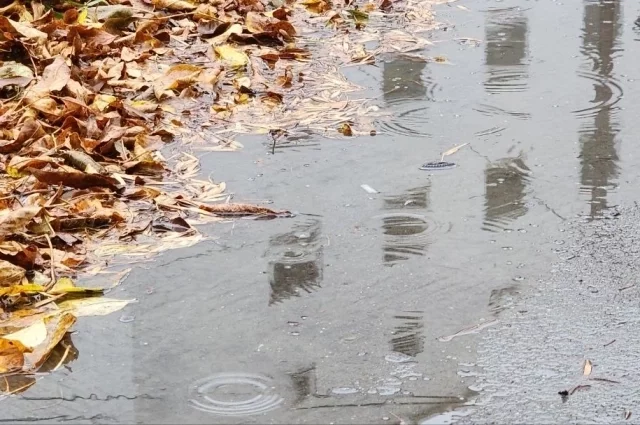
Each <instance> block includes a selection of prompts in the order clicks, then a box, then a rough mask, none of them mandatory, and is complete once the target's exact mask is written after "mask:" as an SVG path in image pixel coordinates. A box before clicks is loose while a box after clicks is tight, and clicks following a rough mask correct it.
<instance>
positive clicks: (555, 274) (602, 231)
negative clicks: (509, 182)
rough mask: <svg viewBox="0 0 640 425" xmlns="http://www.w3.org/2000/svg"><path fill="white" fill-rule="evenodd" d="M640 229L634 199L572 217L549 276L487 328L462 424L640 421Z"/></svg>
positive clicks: (639, 211) (639, 212)
mask: <svg viewBox="0 0 640 425" xmlns="http://www.w3.org/2000/svg"><path fill="white" fill-rule="evenodd" d="M639 231H640V210H639V209H638V208H637V207H633V208H624V209H619V210H618V211H617V212H615V213H613V214H612V215H611V216H610V217H609V219H606V220H602V221H599V222H581V223H572V224H571V225H568V226H567V231H566V232H565V234H567V236H568V237H567V239H565V241H566V243H565V244H564V245H561V247H562V248H564V247H566V249H562V250H559V251H560V252H558V255H559V261H558V262H557V264H555V265H554V268H553V270H552V273H551V275H550V276H547V277H543V278H542V279H540V281H539V283H538V285H536V286H535V290H531V291H530V292H529V293H526V291H525V293H523V294H522V296H521V297H518V300H517V302H516V304H515V305H512V306H510V307H509V308H507V309H505V310H504V311H503V312H502V313H501V314H500V317H501V322H502V323H501V326H498V327H494V328H492V329H491V330H490V332H487V333H486V336H485V339H484V340H483V342H482V343H481V346H480V347H479V354H478V367H479V368H480V369H481V370H482V372H480V376H479V377H478V382H477V384H476V386H478V387H481V388H482V390H481V392H480V395H479V396H478V398H477V399H476V402H475V403H476V404H477V406H476V407H473V408H470V409H468V410H467V411H468V412H469V414H468V415H466V416H464V417H463V418H461V419H460V422H459V423H529V424H541V423H580V424H586V423H609V424H613V423H640V397H639V396H640V385H639V384H638V383H639V382H640V367H638V352H639V349H640V340H639V338H638V330H639V328H640V314H639V312H640V305H639V302H638V300H640V285H638V284H637V281H638V276H639V264H640V262H639V259H640V244H639V243H638V235H639V233H640V232H639ZM559 242H560V241H559ZM586 360H589V361H591V362H592V365H593V367H592V371H591V373H590V374H589V375H586V376H585V372H588V370H587V371H585V368H584V363H585V361H586ZM561 391H567V392H568V393H569V395H568V396H565V397H562V396H561V395H560V394H559V392H561Z"/></svg>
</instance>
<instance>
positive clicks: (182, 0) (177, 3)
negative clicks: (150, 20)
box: [153, 0, 198, 12]
mask: <svg viewBox="0 0 640 425" xmlns="http://www.w3.org/2000/svg"><path fill="white" fill-rule="evenodd" d="M153 5H154V6H155V7H156V9H167V10H175V11H177V12H188V11H190V10H195V9H196V8H197V7H198V5H197V4H196V3H195V2H191V1H188V0H153Z"/></svg>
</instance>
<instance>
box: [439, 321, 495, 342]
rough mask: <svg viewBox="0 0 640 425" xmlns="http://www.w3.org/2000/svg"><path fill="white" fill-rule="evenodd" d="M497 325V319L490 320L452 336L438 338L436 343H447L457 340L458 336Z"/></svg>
mask: <svg viewBox="0 0 640 425" xmlns="http://www.w3.org/2000/svg"><path fill="white" fill-rule="evenodd" d="M497 323H499V320H498V319H495V320H490V321H488V322H483V323H478V324H477V325H473V326H469V327H467V328H464V329H461V330H459V331H458V332H456V333H454V334H453V335H447V336H441V337H440V338H438V341H440V342H449V341H451V340H452V339H453V338H457V337H459V336H463V335H471V334H476V333H478V332H480V331H481V330H483V329H485V328H488V327H489V326H493V325H495V324H497Z"/></svg>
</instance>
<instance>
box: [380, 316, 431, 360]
mask: <svg viewBox="0 0 640 425" xmlns="http://www.w3.org/2000/svg"><path fill="white" fill-rule="evenodd" d="M423 317H424V316H423V313H422V312H421V311H409V312H404V313H402V314H399V315H396V316H395V317H394V319H396V320H398V321H399V322H400V323H398V324H397V325H396V326H395V329H394V330H393V334H392V335H393V337H392V338H391V340H390V341H389V342H390V344H391V349H392V350H393V351H396V352H398V353H402V354H406V355H407V356H411V357H415V356H417V355H418V354H420V353H422V352H423V351H424V335H423V331H424V323H423Z"/></svg>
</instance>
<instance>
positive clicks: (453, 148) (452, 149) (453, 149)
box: [440, 143, 469, 161]
mask: <svg viewBox="0 0 640 425" xmlns="http://www.w3.org/2000/svg"><path fill="white" fill-rule="evenodd" d="M468 144H469V143H463V144H462V145H458V146H454V147H452V148H451V149H449V150H448V151H445V152H443V153H442V158H440V161H444V157H445V156H448V155H453V154H454V153H456V152H458V150H460V149H461V148H463V147H465V146H467V145H468Z"/></svg>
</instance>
